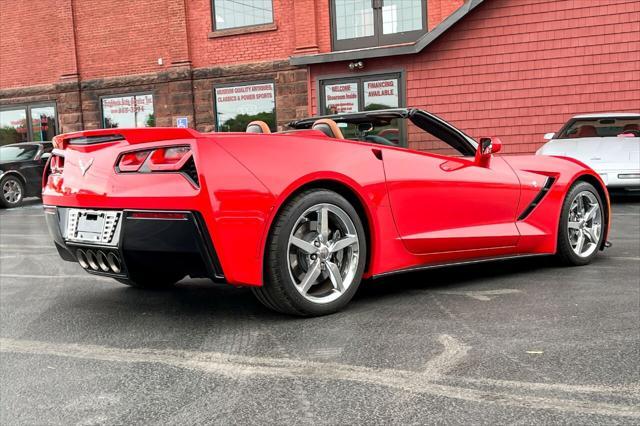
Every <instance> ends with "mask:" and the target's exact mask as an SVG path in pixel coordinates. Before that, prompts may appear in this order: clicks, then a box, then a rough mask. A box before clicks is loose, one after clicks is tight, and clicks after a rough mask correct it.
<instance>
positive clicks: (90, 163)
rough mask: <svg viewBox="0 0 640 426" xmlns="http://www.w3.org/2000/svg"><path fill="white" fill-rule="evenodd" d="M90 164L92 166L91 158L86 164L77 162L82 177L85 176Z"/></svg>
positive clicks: (80, 161)
mask: <svg viewBox="0 0 640 426" xmlns="http://www.w3.org/2000/svg"><path fill="white" fill-rule="evenodd" d="M92 164H93V158H89V161H87V162H86V163H85V162H84V161H82V160H78V166H79V167H80V171H81V172H82V176H84V175H86V174H87V170H89V168H90V167H91V165H92Z"/></svg>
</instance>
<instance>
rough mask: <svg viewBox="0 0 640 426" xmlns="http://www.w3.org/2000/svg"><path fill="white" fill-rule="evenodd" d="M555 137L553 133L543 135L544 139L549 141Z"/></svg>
mask: <svg viewBox="0 0 640 426" xmlns="http://www.w3.org/2000/svg"><path fill="white" fill-rule="evenodd" d="M555 135H556V134H555V133H545V135H544V139H545V140H548V141H550V140H551V139H553V137H554V136H555Z"/></svg>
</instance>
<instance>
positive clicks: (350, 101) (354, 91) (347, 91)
mask: <svg viewBox="0 0 640 426" xmlns="http://www.w3.org/2000/svg"><path fill="white" fill-rule="evenodd" d="M324 96H325V107H326V111H327V113H328V114H340V113H347V112H358V111H359V108H358V83H343V84H330V85H326V86H325V87H324Z"/></svg>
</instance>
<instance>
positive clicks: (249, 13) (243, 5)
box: [213, 0, 273, 30]
mask: <svg viewBox="0 0 640 426" xmlns="http://www.w3.org/2000/svg"><path fill="white" fill-rule="evenodd" d="M213 11H214V14H215V29H216V30H226V29H229V28H237V27H247V26H250V25H261V24H269V23H271V22H273V4H272V1H271V0H214V1H213Z"/></svg>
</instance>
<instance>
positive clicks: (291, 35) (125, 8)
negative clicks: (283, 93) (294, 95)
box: [0, 0, 463, 88]
mask: <svg viewBox="0 0 640 426" xmlns="http://www.w3.org/2000/svg"><path fill="white" fill-rule="evenodd" d="M295 2H296V0H273V7H274V21H275V24H276V27H277V29H275V30H272V31H265V32H253V33H252V32H249V33H247V34H242V35H229V36H226V37H216V38H210V37H209V33H210V32H211V29H212V23H211V19H212V18H211V0H136V1H131V0H109V1H100V2H96V1H79V0H32V1H29V2H24V1H22V2H16V1H11V0H0V10H2V13H0V24H1V27H0V28H2V36H1V37H0V66H1V69H0V70H1V71H2V72H0V88H11V87H21V86H31V85H37V84H50V83H54V82H57V81H58V80H59V79H60V76H61V75H64V74H74V73H76V72H79V74H80V78H81V79H82V80H91V79H96V78H103V77H115V76H123V75H131V74H145V73H153V72H159V71H164V70H166V69H167V68H168V67H169V66H170V64H171V62H172V61H181V60H185V59H189V56H190V59H191V61H192V65H193V66H194V67H196V68H198V67H212V66H219V65H233V64H244V63H255V62H265V61H274V60H284V59H287V58H289V57H290V56H291V55H293V54H294V53H296V47H299V46H297V43H300V42H301V41H302V42H304V43H305V44H309V43H308V40H309V38H311V39H312V40H313V39H314V38H315V44H316V45H317V51H319V52H329V51H331V33H330V18H329V7H328V6H329V1H328V0H315V9H314V7H313V4H314V0H311V1H310V0H297V2H298V3H302V2H306V4H309V5H311V7H310V8H306V7H298V8H295V7H294V5H295V4H296V3H295ZM462 3H463V0H428V5H427V16H428V21H429V28H433V27H434V26H435V25H437V24H438V23H439V22H441V21H442V20H443V19H444V18H446V17H447V16H448V15H449V14H450V13H451V12H452V11H453V10H455V9H456V8H457V7H459V5H460V4H462ZM72 4H73V9H74V11H75V22H76V40H77V52H78V55H77V57H78V58H77V59H78V60H77V62H78V71H76V61H75V56H74V55H75V49H74V37H73V30H72V24H71V22H72V20H71V10H72ZM183 5H184V8H186V12H182V13H181V11H180V8H183ZM34 29H37V30H34ZM296 32H297V33H298V35H297V37H296ZM309 32H314V33H315V37H314V36H313V35H312V36H311V37H309V34H308V33H309ZM311 44H313V41H312V42H311ZM36 58H40V59H39V60H38V59H36ZM159 58H162V60H163V65H158V59H159Z"/></svg>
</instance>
